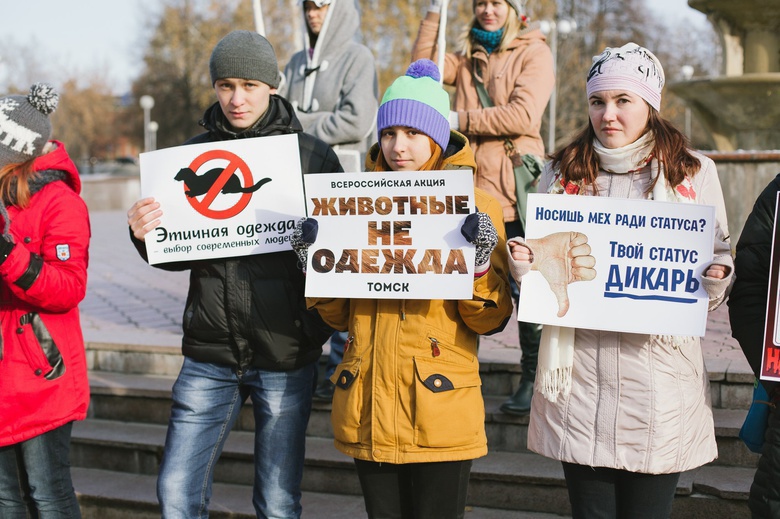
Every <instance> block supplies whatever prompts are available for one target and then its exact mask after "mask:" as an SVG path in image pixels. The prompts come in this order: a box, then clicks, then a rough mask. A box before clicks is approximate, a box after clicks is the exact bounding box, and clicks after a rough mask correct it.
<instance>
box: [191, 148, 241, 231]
mask: <svg viewBox="0 0 780 519" xmlns="http://www.w3.org/2000/svg"><path fill="white" fill-rule="evenodd" d="M215 159H223V160H227V161H228V165H227V166H225V169H224V170H223V171H222V173H221V174H220V175H219V178H217V180H216V181H215V182H214V184H212V185H211V187H209V190H208V192H207V193H206V194H205V195H203V198H202V199H201V200H198V199H197V198H195V197H189V196H188V197H187V202H189V204H190V205H191V206H192V208H193V209H195V210H196V211H197V212H198V213H200V214H202V215H203V216H205V217H207V218H212V219H214V220H224V219H226V218H232V217H233V216H236V215H237V214H238V213H240V212H241V211H243V210H244V209H245V208H246V206H247V204H249V201H250V200H251V199H252V193H242V194H241V197H240V198H239V199H238V202H236V203H235V204H234V205H233V206H232V207H228V208H227V209H211V207H210V206H211V204H212V203H213V202H214V200H216V198H217V195H219V194H220V192H221V191H222V188H223V187H224V186H225V184H226V183H227V181H228V179H229V178H230V177H231V176H233V173H235V172H236V171H238V172H239V173H241V175H242V176H243V178H244V185H245V186H251V185H252V183H253V179H252V172H251V171H250V170H249V166H247V165H246V162H244V161H243V160H242V159H241V157H239V156H238V155H236V154H235V153H231V152H229V151H225V150H209V151H207V152H205V153H202V154H200V155H198V156H197V157H195V159H194V160H193V161H192V163H191V164H190V169H191V170H192V171H194V172H196V173H197V171H198V169H200V168H201V166H203V165H204V164H205V163H207V162H208V161H210V160H215ZM184 189H185V191H186V190H187V186H186V183H185V187H184Z"/></svg>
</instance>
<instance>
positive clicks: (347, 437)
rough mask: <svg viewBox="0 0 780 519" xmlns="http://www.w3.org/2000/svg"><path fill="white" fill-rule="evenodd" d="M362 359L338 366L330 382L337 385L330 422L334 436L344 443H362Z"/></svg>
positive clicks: (354, 359) (358, 358)
mask: <svg viewBox="0 0 780 519" xmlns="http://www.w3.org/2000/svg"><path fill="white" fill-rule="evenodd" d="M360 362H361V357H356V358H353V359H351V360H349V361H348V362H342V363H341V364H339V365H338V366H336V371H334V372H333V375H331V377H330V381H331V382H333V383H334V384H335V385H336V388H335V390H334V391H333V404H332V407H331V414H330V421H331V425H332V426H333V436H334V437H335V438H336V439H337V440H338V441H340V442H342V443H360V423H361V422H360V413H361V411H362V409H363V384H362V377H361V372H360Z"/></svg>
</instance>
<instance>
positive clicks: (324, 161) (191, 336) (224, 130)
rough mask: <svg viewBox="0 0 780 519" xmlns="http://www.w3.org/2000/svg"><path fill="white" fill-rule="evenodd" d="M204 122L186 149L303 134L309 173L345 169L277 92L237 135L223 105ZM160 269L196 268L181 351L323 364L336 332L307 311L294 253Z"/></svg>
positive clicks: (265, 362)
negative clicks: (255, 119) (320, 360)
mask: <svg viewBox="0 0 780 519" xmlns="http://www.w3.org/2000/svg"><path fill="white" fill-rule="evenodd" d="M200 124H201V126H203V127H204V128H206V133H203V134H201V135H198V136H196V137H193V138H192V139H190V140H188V141H187V142H186V143H185V144H195V143H204V142H215V141H222V140H229V139H243V138H251V137H264V136H269V135H282V134H289V133H297V134H298V144H299V152H300V160H301V170H302V172H303V173H336V172H341V171H343V169H342V168H341V164H340V163H339V160H338V158H337V156H336V154H335V152H334V151H333V150H332V149H331V148H330V146H328V145H327V144H325V142H323V141H321V140H319V139H317V138H316V137H313V136H311V135H309V134H306V133H303V128H302V126H301V124H300V122H298V119H297V118H296V117H295V113H294V110H293V108H292V106H290V104H289V103H288V102H287V101H286V100H285V99H283V98H281V97H279V96H276V95H272V96H271V101H270V104H269V107H268V110H267V111H266V113H265V114H264V115H263V116H262V117H261V118H260V120H258V122H257V123H256V124H255V125H254V126H252V127H251V128H248V129H246V130H243V131H241V132H239V133H236V132H234V131H232V130H231V129H230V127H229V126H228V124H227V122H226V120H225V118H224V115H223V114H222V110H221V109H220V107H219V104H218V103H215V104H214V105H212V106H211V107H210V108H208V109H207V110H206V112H205V114H204V117H203V120H202V121H200ZM131 237H132V232H131ZM133 242H134V244H135V246H136V249H138V252H139V253H140V254H141V256H142V257H143V258H144V259H146V249H145V246H144V244H143V242H141V241H139V240H137V239H135V238H134V237H133ZM155 266H156V267H159V268H162V269H165V270H187V269H189V270H190V288H189V293H188V294H187V304H186V307H185V310H184V317H183V319H182V327H183V329H184V337H183V339H182V353H183V354H184V355H185V356H187V357H191V358H193V359H195V360H197V361H201V362H213V363H217V364H228V365H232V366H236V367H238V368H244V367H249V366H251V367H255V368H260V369H267V370H275V371H287V370H293V369H297V368H299V367H301V366H304V365H306V364H309V363H311V362H313V361H315V360H316V359H318V358H319V357H320V355H321V354H322V344H323V343H324V342H325V341H326V340H327V338H328V337H329V336H330V334H331V333H332V331H333V330H332V329H331V328H329V327H328V326H327V325H325V324H324V322H323V321H322V319H320V317H319V315H318V314H317V312H316V311H313V310H311V311H310V310H307V309H306V301H305V299H304V295H303V293H304V276H303V273H302V272H301V269H300V268H298V266H297V256H296V255H295V253H294V252H292V251H285V252H276V253H270V254H256V255H252V256H243V257H236V258H222V259H212V260H201V261H191V262H175V263H165V264H160V265H155Z"/></svg>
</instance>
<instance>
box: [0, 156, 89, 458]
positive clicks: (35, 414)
mask: <svg viewBox="0 0 780 519" xmlns="http://www.w3.org/2000/svg"><path fill="white" fill-rule="evenodd" d="M54 144H56V145H57V148H56V149H55V150H53V151H51V152H50V153H47V154H45V155H43V156H41V157H39V158H38V159H36V160H35V166H34V167H35V170H36V171H40V172H46V171H51V170H58V171H62V172H64V173H65V174H66V175H67V176H66V178H65V181H59V180H56V181H52V182H50V183H48V184H46V185H45V186H43V187H42V188H41V189H40V190H39V191H37V192H36V193H35V194H33V196H32V197H31V199H30V204H29V206H28V207H27V208H25V209H20V208H19V207H17V206H15V205H9V206H8V207H7V209H8V214H9V218H10V220H11V231H10V232H11V234H12V235H13V237H14V242H15V243H16V246H15V247H14V248H13V250H12V251H11V254H10V255H9V256H8V259H6V260H5V262H3V264H2V265H0V323H2V328H1V329H0V331H1V332H2V346H0V446H4V445H12V444H15V443H19V442H21V441H24V440H28V439H30V438H33V437H35V436H38V435H40V434H42V433H45V432H47V431H50V430H52V429H56V428H57V427H59V426H61V425H63V424H66V423H68V422H70V421H73V420H81V419H83V418H84V417H85V416H86V413H87V406H88V405H89V384H88V382H87V365H86V356H85V352H84V339H83V337H82V334H81V325H80V323H79V311H78V307H77V305H78V304H79V302H80V301H81V300H82V299H84V294H85V293H86V289H87V260H88V256H87V248H88V246H89V237H90V229H89V216H88V214H87V207H86V205H85V204H84V201H83V200H82V199H81V197H80V196H79V192H80V191H81V182H80V180H79V177H78V171H77V170H76V166H75V165H74V164H73V161H71V159H70V157H69V156H68V154H67V152H66V151H65V148H64V146H63V145H62V143H59V142H56V141H54ZM42 176H43V177H44V178H46V177H49V176H50V175H49V174H47V173H42ZM0 221H2V218H0ZM0 229H2V224H0Z"/></svg>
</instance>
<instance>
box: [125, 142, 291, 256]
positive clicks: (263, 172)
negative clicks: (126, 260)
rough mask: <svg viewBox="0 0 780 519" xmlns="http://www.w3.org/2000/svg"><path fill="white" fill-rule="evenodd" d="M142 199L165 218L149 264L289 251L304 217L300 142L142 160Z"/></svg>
mask: <svg viewBox="0 0 780 519" xmlns="http://www.w3.org/2000/svg"><path fill="white" fill-rule="evenodd" d="M140 162H141V195H142V196H143V197H147V196H151V197H154V198H155V200H156V201H157V202H159V203H160V209H161V210H162V212H163V215H162V217H161V219H160V225H159V226H158V227H157V228H155V229H153V230H152V231H150V232H149V233H148V234H147V235H146V239H145V242H146V251H147V254H148V257H149V263H150V264H156V263H169V262H173V261H189V260H200V259H211V258H224V257H234V256H247V255H249V254H261V253H268V252H278V251H282V250H290V235H291V234H292V231H293V229H294V228H295V223H296V222H297V221H298V220H299V219H300V218H301V217H302V216H303V214H304V199H303V179H302V175H301V163H300V156H299V154H298V136H297V135H294V134H293V135H280V136H271V137H258V138H253V139H236V140H231V141H220V142H212V143H204V144H190V145H186V146H177V147H175V148H166V149H162V150H158V151H153V152H150V153H142V154H141V161H140Z"/></svg>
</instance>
